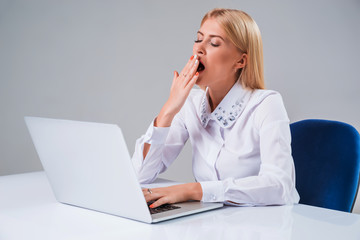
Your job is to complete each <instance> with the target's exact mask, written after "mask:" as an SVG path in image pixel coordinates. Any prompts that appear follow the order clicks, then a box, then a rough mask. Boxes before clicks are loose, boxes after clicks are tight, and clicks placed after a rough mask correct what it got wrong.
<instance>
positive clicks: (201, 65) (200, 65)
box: [197, 62, 205, 72]
mask: <svg viewBox="0 0 360 240" xmlns="http://www.w3.org/2000/svg"><path fill="white" fill-rule="evenodd" d="M204 69H205V66H204V64H202V62H199V66H198V68H197V71H198V72H201V71H203V70H204Z"/></svg>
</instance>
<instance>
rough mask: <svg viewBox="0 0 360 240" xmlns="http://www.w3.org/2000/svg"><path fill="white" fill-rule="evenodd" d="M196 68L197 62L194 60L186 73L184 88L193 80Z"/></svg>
mask: <svg viewBox="0 0 360 240" xmlns="http://www.w3.org/2000/svg"><path fill="white" fill-rule="evenodd" d="M198 67H199V60H198V59H196V60H195V62H194V64H193V65H192V67H191V68H190V69H189V72H188V73H187V78H186V81H184V86H187V85H188V83H189V82H190V81H191V80H192V79H193V77H194V76H195V74H196V71H197V68H198Z"/></svg>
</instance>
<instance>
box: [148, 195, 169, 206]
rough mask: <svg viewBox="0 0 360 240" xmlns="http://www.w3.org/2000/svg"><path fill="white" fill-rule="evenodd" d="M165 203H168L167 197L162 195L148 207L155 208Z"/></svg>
mask: <svg viewBox="0 0 360 240" xmlns="http://www.w3.org/2000/svg"><path fill="white" fill-rule="evenodd" d="M166 203H170V201H169V199H168V198H167V197H162V198H160V199H159V200H157V201H155V202H154V203H153V204H151V205H150V208H156V207H159V206H161V205H164V204H166Z"/></svg>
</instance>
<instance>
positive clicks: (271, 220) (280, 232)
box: [151, 206, 293, 240]
mask: <svg viewBox="0 0 360 240" xmlns="http://www.w3.org/2000/svg"><path fill="white" fill-rule="evenodd" d="M292 209H293V207H292V206H282V207H278V206H276V207H275V206H274V207H254V208H249V207H230V206H226V207H224V208H223V209H218V210H213V211H211V212H206V213H202V214H197V215H193V216H191V217H183V218H179V219H175V220H171V221H168V222H163V223H159V224H156V225H155V226H154V227H153V229H152V230H153V231H152V238H151V239H155V236H156V235H158V234H162V235H164V234H168V236H169V239H170V236H174V232H176V233H175V235H178V236H182V238H183V239H227V240H229V239H230V240H231V239H259V240H261V239H266V240H269V239H274V240H275V239H276V240H282V239H284V240H285V239H291V236H292V225H293V219H292ZM235 210H236V211H235ZM220 211H221V213H220ZM164 230H165V232H164ZM160 231H161V232H160Z"/></svg>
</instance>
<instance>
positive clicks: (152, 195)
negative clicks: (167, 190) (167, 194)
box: [144, 189, 163, 202]
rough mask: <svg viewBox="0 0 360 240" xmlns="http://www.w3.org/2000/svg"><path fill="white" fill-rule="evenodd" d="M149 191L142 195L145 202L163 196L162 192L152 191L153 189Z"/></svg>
mask: <svg viewBox="0 0 360 240" xmlns="http://www.w3.org/2000/svg"><path fill="white" fill-rule="evenodd" d="M151 191H152V193H149V194H146V195H144V196H145V200H146V202H150V201H155V200H158V199H159V198H161V197H163V195H162V194H160V193H157V192H154V189H152V190H151Z"/></svg>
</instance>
